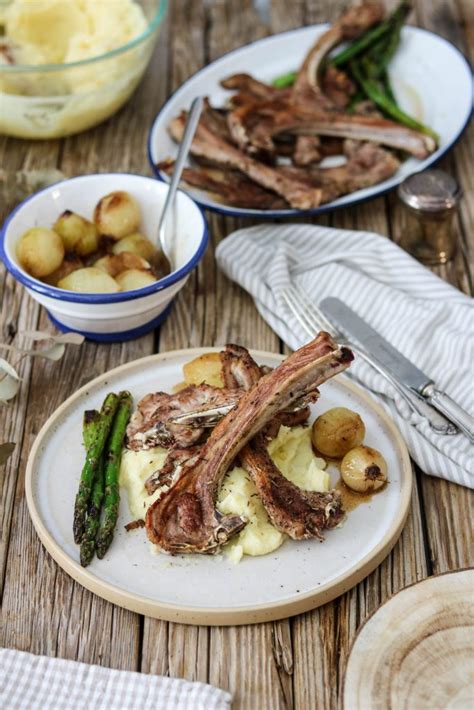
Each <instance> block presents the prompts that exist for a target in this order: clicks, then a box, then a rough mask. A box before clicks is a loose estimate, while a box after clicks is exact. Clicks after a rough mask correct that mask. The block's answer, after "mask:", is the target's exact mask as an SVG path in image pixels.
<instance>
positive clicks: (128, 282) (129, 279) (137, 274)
mask: <svg viewBox="0 0 474 710" xmlns="http://www.w3.org/2000/svg"><path fill="white" fill-rule="evenodd" d="M115 280H116V282H117V283H118V285H119V287H120V290H121V291H134V290H135V289H136V288H144V287H145V286H149V285H150V284H153V283H155V281H156V279H155V277H154V276H153V275H152V274H150V272H149V271H143V270H139V269H127V271H122V273H121V274H119V275H118V276H117V277H116V278H115Z"/></svg>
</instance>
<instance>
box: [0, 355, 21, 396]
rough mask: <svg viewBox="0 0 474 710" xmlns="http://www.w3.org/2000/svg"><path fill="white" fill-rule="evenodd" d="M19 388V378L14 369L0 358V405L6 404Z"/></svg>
mask: <svg viewBox="0 0 474 710" xmlns="http://www.w3.org/2000/svg"><path fill="white" fill-rule="evenodd" d="M19 386H20V377H19V375H18V373H17V371H16V370H15V368H14V367H12V366H11V365H10V363H8V362H7V361H6V360H3V358H0V404H7V402H8V400H10V399H13V397H14V396H15V395H16V393H17V392H18V388H19Z"/></svg>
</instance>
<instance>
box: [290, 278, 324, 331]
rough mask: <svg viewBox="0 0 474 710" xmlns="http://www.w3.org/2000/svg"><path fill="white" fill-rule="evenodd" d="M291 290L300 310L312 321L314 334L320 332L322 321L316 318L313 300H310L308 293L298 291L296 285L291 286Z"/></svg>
mask: <svg viewBox="0 0 474 710" xmlns="http://www.w3.org/2000/svg"><path fill="white" fill-rule="evenodd" d="M290 290H291V294H292V297H293V301H294V302H295V303H296V305H297V307H298V309H299V311H300V312H301V313H302V314H303V315H304V317H305V318H306V320H307V321H308V322H309V323H310V325H311V328H312V329H313V334H314V332H318V331H319V330H321V323H320V322H319V320H318V319H317V318H316V316H315V313H314V311H313V308H312V305H311V302H310V301H308V299H307V298H306V295H303V294H302V292H300V291H298V290H297V289H296V288H295V287H294V286H290Z"/></svg>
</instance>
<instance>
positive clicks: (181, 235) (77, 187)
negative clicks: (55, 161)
mask: <svg viewBox="0 0 474 710" xmlns="http://www.w3.org/2000/svg"><path fill="white" fill-rule="evenodd" d="M115 190H125V191H126V192H129V193H130V194H131V195H132V196H133V197H134V198H135V199H136V200H137V202H138V204H139V205H140V209H141V214H142V223H141V225H140V231H141V232H143V234H145V235H146V236H147V237H148V238H149V239H151V240H153V239H154V236H155V235H156V233H157V229H158V221H159V217H160V214H161V210H162V208H163V205H164V201H165V198H166V193H167V192H168V186H167V185H165V184H164V183H162V182H159V181H158V180H155V179H153V178H148V177H142V176H140V175H130V174H127V173H107V174H99V175H84V176H82V177H76V178H71V179H70V180H64V181H63V182H59V183H57V184H56V185H52V186H51V187H47V188H46V189H44V190H41V191H40V192H37V193H36V194H34V195H32V196H31V197H29V198H27V199H26V200H24V202H22V203H21V204H20V205H18V207H16V208H15V209H14V210H13V212H12V213H11V214H10V215H9V217H8V218H7V219H6V221H5V223H4V225H3V227H2V231H1V234H0V256H1V258H2V260H3V261H4V263H5V265H6V267H7V269H8V270H9V272H10V273H11V274H12V275H13V276H14V278H15V279H16V280H17V281H19V282H20V283H21V284H23V286H24V287H25V288H26V290H27V292H28V293H29V294H30V296H31V297H32V298H34V299H35V300H36V301H38V303H40V304H41V305H42V306H44V307H45V308H46V310H47V311H48V314H49V316H50V318H51V320H52V321H53V322H54V323H55V325H57V327H58V328H59V329H60V330H65V331H75V332H78V333H82V334H83V335H85V336H86V337H87V338H89V339H91V340H98V341H102V342H117V341H122V340H130V339H132V338H136V337H139V336H140V335H143V334H144V333H147V332H148V331H150V330H152V329H153V328H154V327H156V326H157V325H158V324H159V323H161V322H162V321H163V320H164V318H165V317H166V315H167V312H168V309H169V306H170V305H171V302H172V300H173V298H174V297H175V295H176V294H177V292H178V291H179V290H180V289H181V288H182V287H183V286H184V284H185V283H186V280H187V278H188V277H189V274H190V273H191V271H192V270H193V269H194V268H195V267H196V265H197V264H198V263H199V261H200V259H201V258H202V256H203V254H204V251H205V249H206V246H207V243H208V232H207V225H206V220H205V218H204V215H203V213H202V211H201V209H200V208H199V207H198V205H196V203H195V202H194V201H193V200H192V199H191V198H190V197H188V196H187V195H186V194H185V193H183V192H178V193H177V196H176V203H175V209H174V210H173V213H172V214H170V216H169V221H167V229H169V230H170V234H173V235H174V241H173V250H174V261H175V264H176V268H175V270H174V271H173V272H172V273H171V274H169V275H168V276H165V277H164V278H162V279H160V280H158V281H156V282H155V283H153V284H150V285H149V286H146V287H145V288H140V289H136V290H134V291H124V292H120V293H110V294H109V293H107V294H97V293H95V294H94V293H76V292H73V291H66V290H64V289H59V288H55V287H53V286H49V285H48V284H45V283H43V282H42V281H39V280H38V279H35V278H33V277H32V276H30V275H29V274H28V273H27V272H26V271H25V270H24V269H23V268H22V266H21V265H20V263H19V261H18V257H17V255H16V246H17V243H18V241H19V239H20V237H21V235H22V234H23V233H24V232H25V231H26V230H27V229H29V228H30V227H40V226H42V227H50V226H51V225H52V224H53V223H54V222H55V221H56V219H57V217H58V216H59V215H60V214H61V213H62V212H64V210H71V211H73V212H77V213H79V214H81V215H83V216H84V217H86V218H88V219H90V218H91V216H92V213H93V211H94V207H95V205H96V204H97V202H98V201H99V199H100V198H101V197H103V196H104V195H106V194H108V193H109V192H113V191H115Z"/></svg>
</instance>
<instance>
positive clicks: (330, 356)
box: [146, 333, 353, 553]
mask: <svg viewBox="0 0 474 710" xmlns="http://www.w3.org/2000/svg"><path fill="white" fill-rule="evenodd" d="M352 359H353V356H352V353H351V351H350V350H348V349H347V348H340V347H338V346H337V344H336V343H335V342H334V341H333V340H332V338H331V337H330V335H328V334H327V333H320V334H319V335H318V336H317V337H316V338H315V339H314V340H313V341H312V342H310V343H308V344H307V345H305V346H304V347H302V348H300V349H299V350H297V351H296V352H295V353H293V355H290V357H288V358H287V359H286V360H285V361H284V362H283V363H282V364H281V365H279V367H277V368H275V369H274V370H273V371H272V372H270V373H268V374H267V375H264V376H263V377H261V378H260V379H259V380H258V381H257V382H256V384H255V385H254V386H253V387H252V388H251V389H250V390H249V391H248V392H246V393H245V394H244V396H243V397H242V398H241V399H240V401H239V403H238V405H237V406H236V407H235V409H234V410H232V411H231V412H230V413H229V414H228V415H227V416H226V417H224V419H223V420H222V421H221V422H220V423H219V424H218V425H217V426H216V427H215V429H214V430H213V431H212V433H211V435H210V437H209V438H208V440H207V441H206V443H205V444H203V446H202V448H201V449H200V452H199V453H198V454H197V455H196V457H195V458H193V459H191V460H190V461H188V462H185V463H184V465H183V468H182V472H181V475H180V477H179V478H178V480H177V481H176V483H175V484H174V485H173V486H172V488H171V489H170V490H169V491H168V492H167V493H165V494H164V495H163V497H162V498H161V499H160V500H158V501H156V502H155V503H154V504H153V505H151V506H150V507H149V508H148V511H147V515H146V527H147V534H148V537H149V539H150V540H151V542H153V543H155V544H157V545H159V546H160V547H161V548H162V549H163V550H165V551H167V552H170V553H180V552H200V553H206V552H207V553H214V552H217V551H218V550H219V548H220V547H221V546H222V545H223V544H225V543H226V542H227V541H228V540H229V539H230V538H231V537H232V536H233V535H235V534H236V533H237V532H239V531H240V530H241V529H242V528H243V527H244V525H245V524H246V521H245V519H243V518H241V517H240V516H229V515H223V514H221V513H220V512H219V511H217V510H216V506H215V504H216V498H217V493H218V490H219V486H220V483H221V481H222V479H223V477H224V475H225V474H226V472H227V470H228V469H229V466H230V465H231V464H232V462H233V460H234V459H235V457H236V456H237V454H238V453H239V451H240V450H241V449H242V448H243V447H244V446H245V445H246V444H247V443H248V441H250V440H251V439H252V438H253V437H254V436H255V435H256V434H257V433H258V432H259V431H260V430H262V429H263V428H264V427H265V426H266V424H267V423H268V422H270V421H271V420H272V419H273V418H274V417H275V415H276V414H277V413H278V412H279V411H281V410H284V409H287V408H288V407H290V406H291V405H293V404H294V403H295V402H296V401H298V400H300V399H301V398H302V397H304V396H305V395H307V394H308V393H309V392H313V391H314V389H315V388H316V387H318V385H320V384H321V383H322V382H324V381H326V380H327V379H329V378H330V377H332V376H333V375H336V374H337V373H338V372H341V371H343V370H345V369H346V368H347V367H348V366H349V364H350V362H351V361H352Z"/></svg>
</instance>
